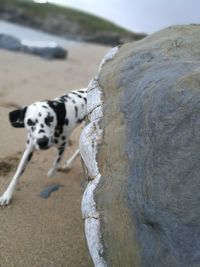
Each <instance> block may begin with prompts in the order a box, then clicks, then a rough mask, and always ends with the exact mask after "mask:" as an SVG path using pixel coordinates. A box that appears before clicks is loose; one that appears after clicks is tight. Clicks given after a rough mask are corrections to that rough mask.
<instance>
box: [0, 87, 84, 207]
mask: <svg viewBox="0 0 200 267" xmlns="http://www.w3.org/2000/svg"><path fill="white" fill-rule="evenodd" d="M86 104H87V89H81V90H76V91H72V92H70V93H67V94H65V95H63V96H61V97H58V98H55V99H53V100H48V101H41V102H36V103H33V104H32V105H29V106H27V107H25V108H23V109H17V110H14V111H11V112H10V113H9V119H10V122H11V125H12V126H13V127H16V128H24V127H25V128H26V129H27V132H28V134H27V142H26V149H25V151H24V154H23V156H22V158H21V161H20V163H19V165H18V168H17V171H16V173H15V175H14V176H13V178H12V180H11V182H10V184H9V186H8V188H7V189H6V191H5V192H4V193H3V195H2V196H1V197H0V205H1V206H6V205H8V204H9V203H10V201H11V199H12V196H13V193H14V191H15V188H16V185H17V182H18V180H19V178H20V176H21V175H22V174H23V172H24V170H25V168H26V166H27V164H28V162H29V161H30V160H31V157H32V155H33V152H34V150H46V149H48V148H50V147H52V146H54V147H56V149H57V156H56V158H55V160H54V162H53V166H52V168H51V169H50V170H49V172H48V176H53V175H55V173H56V171H57V170H58V168H59V164H60V162H61V160H62V157H63V153H64V151H65V149H66V147H67V145H68V142H69V137H70V134H71V132H72V131H73V130H74V128H75V127H77V126H78V125H79V124H80V123H81V122H82V121H84V120H85V117H86ZM78 155H79V150H78V149H77V150H76V152H75V153H74V154H73V156H72V157H71V158H70V159H69V160H68V161H67V162H66V163H65V165H64V166H63V169H66V170H69V169H70V168H71V167H72V163H73V161H74V159H75V158H76V157H77V156H78Z"/></svg>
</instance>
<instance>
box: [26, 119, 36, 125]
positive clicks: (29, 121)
mask: <svg viewBox="0 0 200 267" xmlns="http://www.w3.org/2000/svg"><path fill="white" fill-rule="evenodd" d="M27 124H28V125H29V126H34V125H35V123H34V122H33V121H32V120H31V119H28V121H27Z"/></svg>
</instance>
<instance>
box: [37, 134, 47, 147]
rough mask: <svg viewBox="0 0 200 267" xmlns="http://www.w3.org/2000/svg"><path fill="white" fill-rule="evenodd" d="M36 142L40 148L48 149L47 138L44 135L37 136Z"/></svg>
mask: <svg viewBox="0 0 200 267" xmlns="http://www.w3.org/2000/svg"><path fill="white" fill-rule="evenodd" d="M37 143H38V145H39V148H40V149H48V148H49V139H48V138H47V137H46V136H44V137H42V138H39V139H38V140H37Z"/></svg>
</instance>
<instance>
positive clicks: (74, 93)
mask: <svg viewBox="0 0 200 267" xmlns="http://www.w3.org/2000/svg"><path fill="white" fill-rule="evenodd" d="M72 94H73V95H76V96H78V97H79V98H82V95H79V94H78V93H77V92H72Z"/></svg>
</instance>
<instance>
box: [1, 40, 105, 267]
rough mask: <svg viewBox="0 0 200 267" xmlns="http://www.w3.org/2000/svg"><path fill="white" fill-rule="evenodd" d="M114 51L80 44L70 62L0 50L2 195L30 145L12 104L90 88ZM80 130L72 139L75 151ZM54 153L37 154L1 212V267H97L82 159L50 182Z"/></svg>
mask: <svg viewBox="0 0 200 267" xmlns="http://www.w3.org/2000/svg"><path fill="white" fill-rule="evenodd" d="M108 49H109V48H107V47H101V46H94V45H86V44H82V45H76V46H74V47H70V48H68V51H69V56H68V59H67V60H64V61H59V60H54V61H48V60H44V59H42V58H39V57H36V56H30V55H25V54H21V53H13V52H7V51H3V50H0V81H1V82H0V105H1V106H0V122H1V131H0V194H2V193H3V192H4V190H5V189H6V186H7V185H8V183H9V182H10V180H11V178H12V176H13V174H14V172H15V170H16V166H17V164H18V162H19V159H20V156H21V153H22V152H23V150H24V146H25V137H26V131H25V130H24V129H14V128H12V127H11V126H10V124H9V121H8V112H9V111H10V110H11V108H9V107H7V104H8V103H9V102H16V103H17V104H19V105H21V106H25V105H28V104H30V103H33V102H34V101H37V100H43V99H51V98H54V97H57V96H59V95H61V94H63V93H65V92H67V91H70V90H71V89H77V88H82V87H86V86H87V84H88V82H89V80H90V79H91V78H92V77H93V76H94V75H95V73H96V72H97V69H98V65H99V63H100V61H101V59H102V57H103V56H104V54H105V53H106V52H107V51H108ZM79 134H80V128H79V129H77V130H75V132H74V134H73V135H72V138H71V139H72V141H73V145H72V146H70V147H69V148H68V149H67V151H66V156H65V158H67V157H69V156H70V155H71V154H72V153H73V151H74V150H75V149H76V146H77V142H78V137H79ZM53 155H54V150H53V149H50V150H48V151H45V152H43V151H41V152H36V153H35V154H34V156H33V158H32V160H31V162H30V164H29V165H28V167H27V169H26V171H25V173H24V174H23V176H22V177H21V179H20V182H19V184H18V187H17V188H18V189H17V191H16V193H15V194H14V198H13V201H12V203H11V205H10V206H8V207H6V208H0V267H68V266H69V267H79V266H80V267H83V266H85V267H86V266H92V263H91V259H90V257H89V254H88V250H87V245H86V241H85V237H84V227H83V221H82V217H81V210H80V205H81V198H82V193H83V187H84V182H85V180H84V173H83V170H82V167H81V163H80V159H79V158H78V159H77V160H76V162H75V165H74V167H73V169H72V170H71V171H70V172H68V173H61V172H59V173H58V174H57V175H56V176H55V177H54V178H48V177H47V176H46V173H47V171H48V169H50V166H51V163H52V160H53ZM54 183H56V184H61V185H63V187H60V188H59V190H58V191H56V192H53V193H52V194H51V196H50V197H49V198H47V199H43V198H41V197H39V196H38V194H39V193H40V192H41V190H42V189H43V188H44V187H46V186H48V185H51V184H54Z"/></svg>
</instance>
